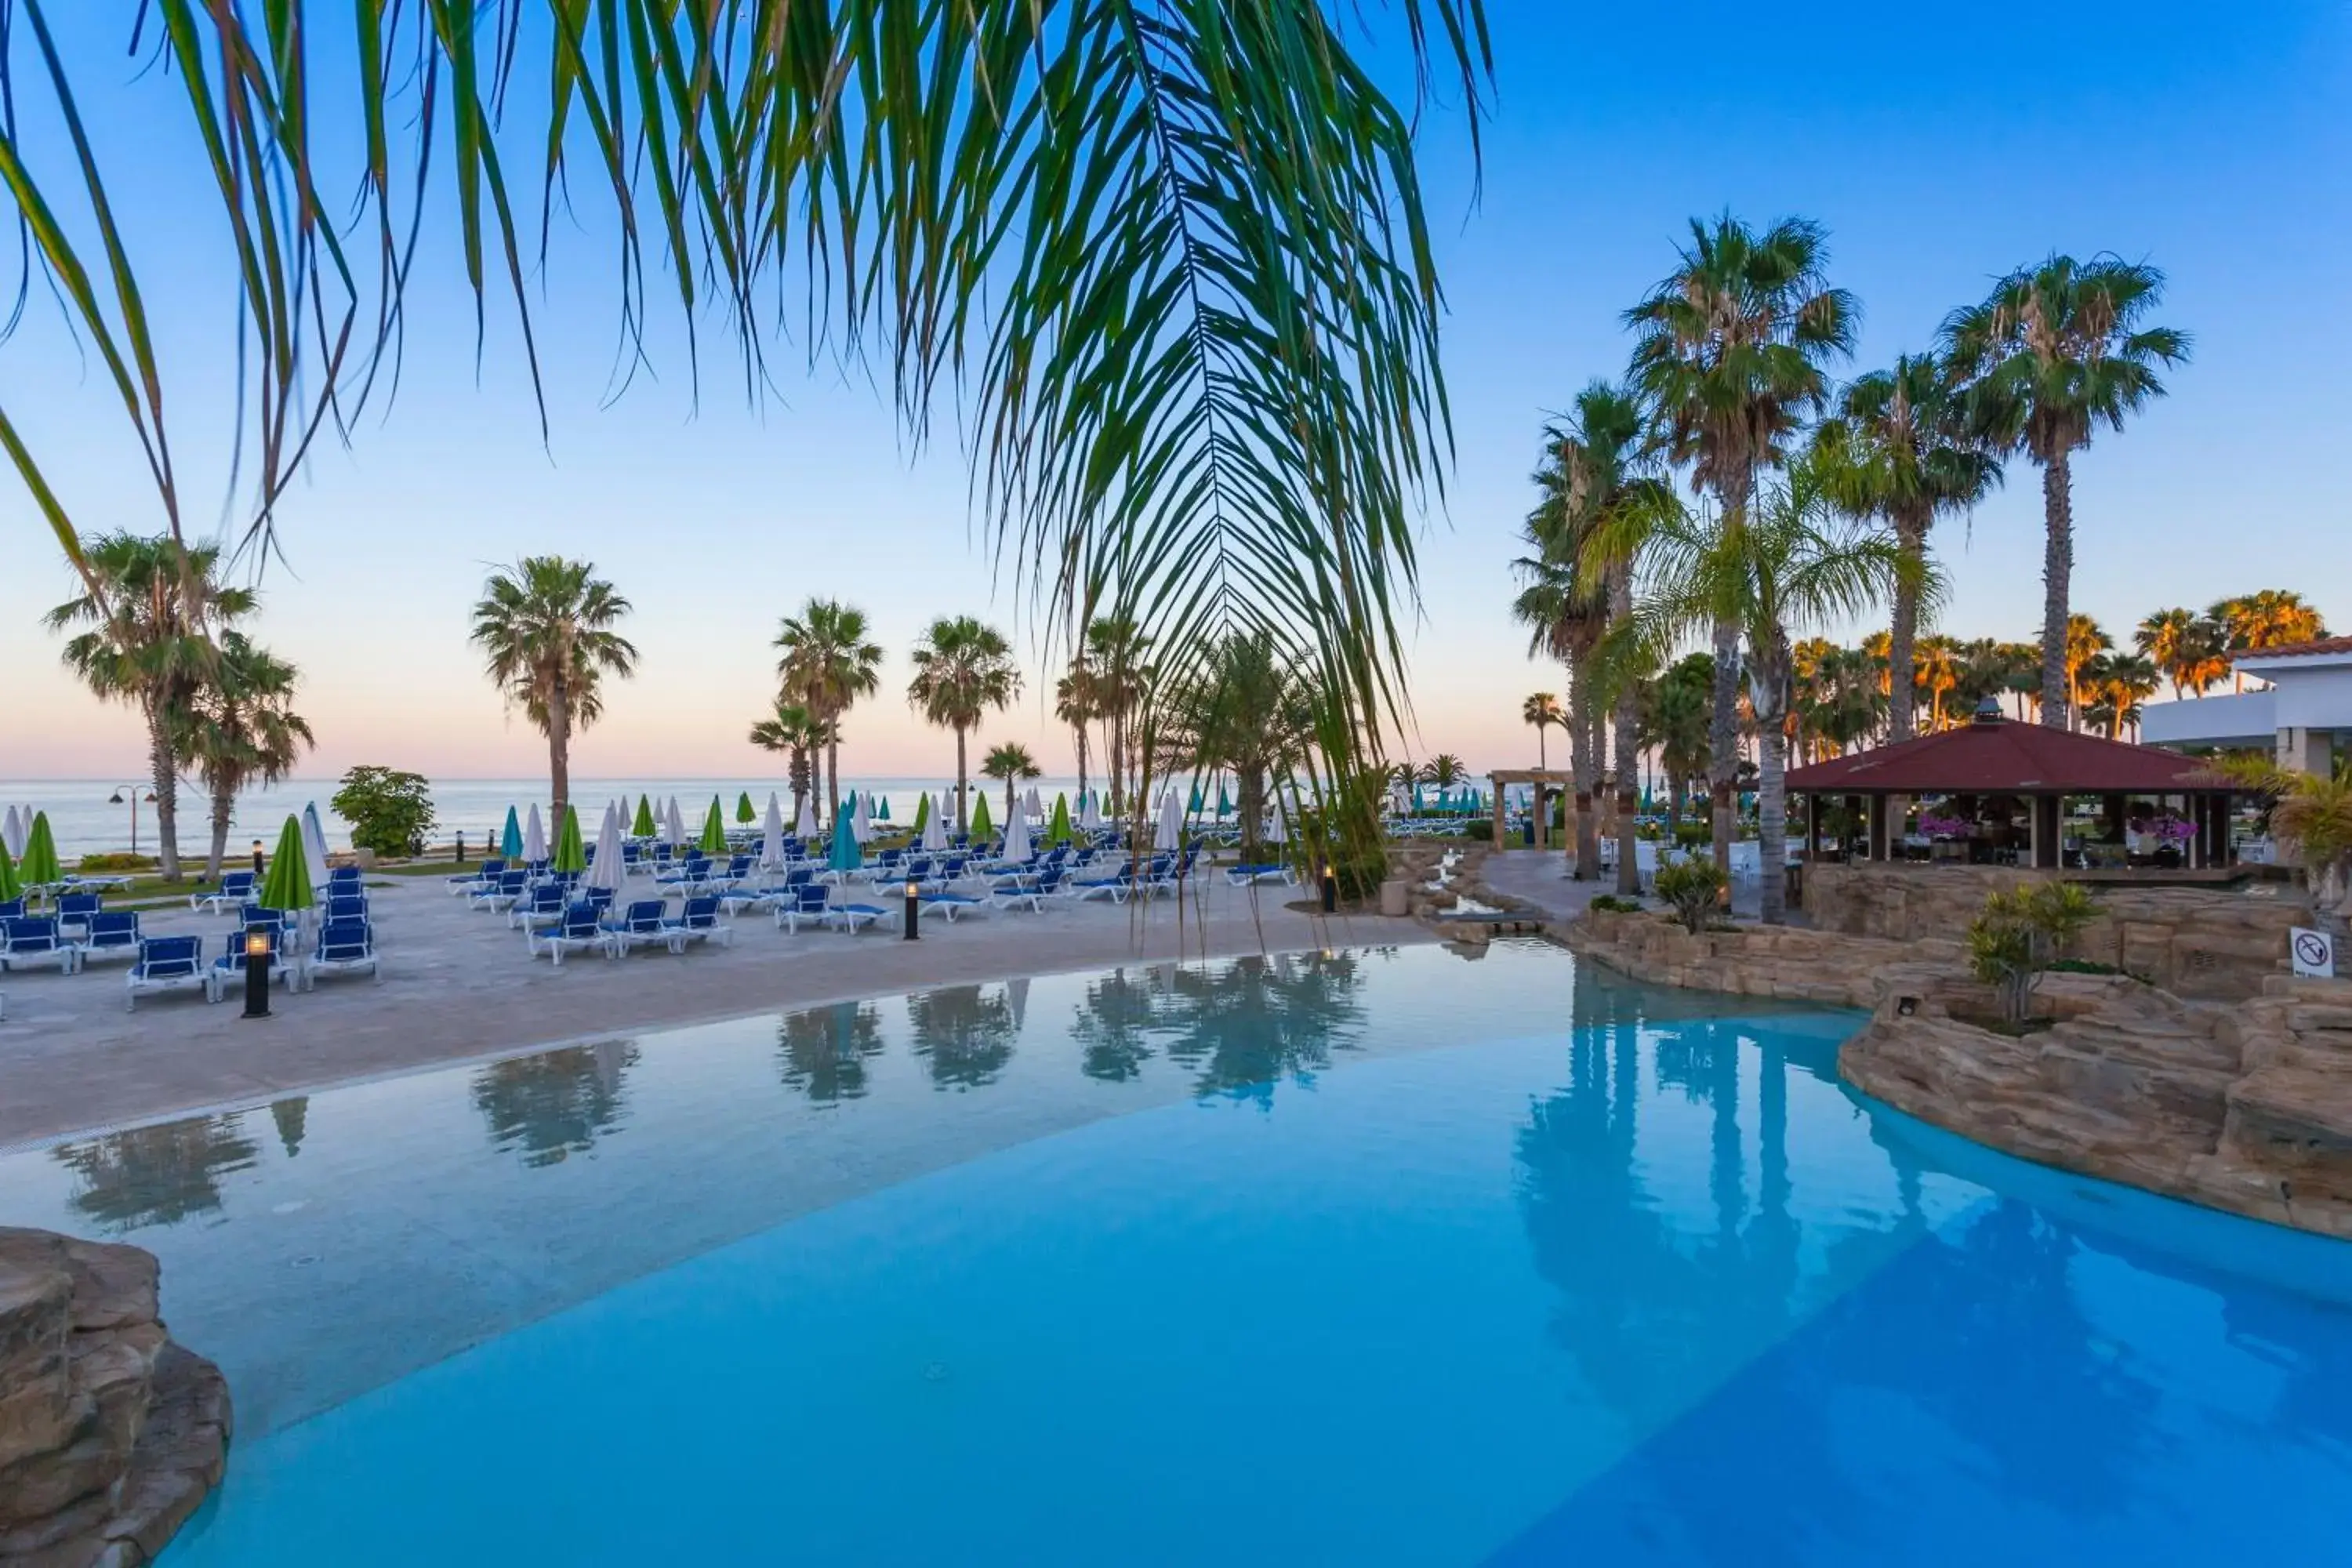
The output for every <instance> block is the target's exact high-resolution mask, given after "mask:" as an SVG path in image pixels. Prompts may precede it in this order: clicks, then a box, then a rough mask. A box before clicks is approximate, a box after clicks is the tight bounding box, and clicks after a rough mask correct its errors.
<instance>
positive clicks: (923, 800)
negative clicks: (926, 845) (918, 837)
mask: <svg viewBox="0 0 2352 1568" xmlns="http://www.w3.org/2000/svg"><path fill="white" fill-rule="evenodd" d="M930 825H931V792H930V791H929V790H925V791H923V793H922V794H920V795H917V796H916V797H915V831H916V832H918V833H920V832H921V831H922V830H923V829H924V828H926V827H929V826H930Z"/></svg>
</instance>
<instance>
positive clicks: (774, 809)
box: [760, 790, 784, 871]
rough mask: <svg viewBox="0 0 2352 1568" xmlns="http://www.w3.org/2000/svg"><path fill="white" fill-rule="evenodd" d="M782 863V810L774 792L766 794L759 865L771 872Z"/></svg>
mask: <svg viewBox="0 0 2352 1568" xmlns="http://www.w3.org/2000/svg"><path fill="white" fill-rule="evenodd" d="M783 863H784V808H783V805H782V803H780V802H779V801H778V800H777V799H776V792H775V791H774V790H770V791H769V792H768V817H767V820H766V821H765V822H763V823H761V827H760V865H761V868H763V869H765V870H770V871H773V870H776V869H778V868H781V867H782V865H783Z"/></svg>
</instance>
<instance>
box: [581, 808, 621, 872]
mask: <svg viewBox="0 0 2352 1568" xmlns="http://www.w3.org/2000/svg"><path fill="white" fill-rule="evenodd" d="M627 875H628V868H626V867H625V866H624V865H623V864H622V863H621V809H620V807H619V806H617V805H608V806H606V807H605V808H604V824H603V826H599V827H598V828H597V829H596V855H595V858H593V859H592V860H590V861H589V862H588V875H587V876H586V877H585V878H584V879H583V880H584V881H585V882H586V883H587V885H588V886H589V887H592V888H602V889H604V890H605V891H606V892H608V893H617V892H619V891H620V890H621V879H622V878H624V877H625V876H627Z"/></svg>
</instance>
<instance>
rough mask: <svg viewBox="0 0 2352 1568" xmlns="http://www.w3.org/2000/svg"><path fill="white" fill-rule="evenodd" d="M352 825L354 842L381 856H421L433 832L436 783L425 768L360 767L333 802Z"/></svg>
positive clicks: (339, 814)
mask: <svg viewBox="0 0 2352 1568" xmlns="http://www.w3.org/2000/svg"><path fill="white" fill-rule="evenodd" d="M330 804H331V805H333V806H334V808H335V811H336V814H337V815H338V816H341V817H342V819H343V820H344V821H345V822H348V823H350V824H351V825H352V847H355V848H359V849H373V850H374V851H375V852H376V853H377V854H379V855H422V854H424V853H425V837H426V836H427V835H428V834H430V833H431V832H432V831H433V786H432V785H431V784H428V783H427V782H426V781H425V775H424V774H422V773H402V772H400V771H398V770H397V769H394V768H379V767H357V768H353V769H352V771H351V772H349V773H345V774H344V775H343V787H342V788H341V789H339V790H337V791H336V792H335V797H334V799H333V801H332V802H331V803H330Z"/></svg>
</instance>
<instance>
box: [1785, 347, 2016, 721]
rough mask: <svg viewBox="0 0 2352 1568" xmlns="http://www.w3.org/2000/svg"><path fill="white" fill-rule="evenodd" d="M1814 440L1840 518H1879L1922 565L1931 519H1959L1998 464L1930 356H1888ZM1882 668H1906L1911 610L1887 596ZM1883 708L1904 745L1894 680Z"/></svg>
mask: <svg viewBox="0 0 2352 1568" xmlns="http://www.w3.org/2000/svg"><path fill="white" fill-rule="evenodd" d="M1815 440H1816V441H1817V442H1818V443H1819V444H1820V445H1821V446H1822V447H1823V449H1824V450H1825V451H1826V452H1828V453H1829V454H1831V455H1832V457H1831V464H1830V468H1829V476H1830V480H1831V488H1832V493H1833V494H1835V495H1836V497H1837V499H1838V501H1839V503H1840V504H1841V505H1843V506H1844V507H1846V508H1847V509H1848V510H1853V511H1856V512H1861V513H1865V514H1870V515H1874V516H1877V517H1882V518H1885V520H1886V521H1887V523H1888V525H1889V526H1890V527H1892V528H1893V529H1894V530H1895V541H1896V542H1898V543H1900V544H1901V545H1902V546H1903V548H1904V550H1905V551H1906V552H1909V553H1910V554H1911V555H1913V556H1915V557H1916V558H1918V560H1919V561H1920V562H1921V563H1923V564H1924V563H1925V561H1926V559H1927V533H1928V531H1929V530H1930V529H1932V528H1934V527H1935V525H1936V521H1937V518H1939V517H1942V516H1943V515H1945V514H1946V513H1948V512H1954V511H1964V510H1967V509H1968V508H1969V507H1971V506H1974V505H1975V504H1976V503H1977V502H1978V501H1979V500H1982V499H1984V497H1985V495H1986V494H1987V493H1988V492H1990V490H1991V489H1992V488H1993V487H1994V486H1995V485H1998V484H1999V483H2000V459H1999V458H1996V457H1995V456H1994V455H1993V454H1992V453H1991V452H1990V451H1989V450H1987V449H1986V447H1985V444H1984V442H1983V440H1982V439H1981V438H1980V437H1979V436H1978V434H1977V432H1976V430H1975V428H1974V426H1972V425H1971V424H1970V423H1969V408H1968V400H1967V397H1966V396H1965V395H1964V394H1963V391H1962V389H1961V387H1960V386H1959V384H1958V383H1957V382H1956V381H1955V380H1954V379H1953V378H1952V376H1951V374H1950V373H1949V371H1948V368H1947V366H1946V365H1945V364H1944V363H1942V362H1941V361H1939V360H1937V358H1936V356H1935V355H1933V354H1898V355H1896V356H1895V365H1894V368H1893V369H1891V370H1881V371H1873V372H1872V373H1870V374H1868V375H1864V376H1862V377H1859V378H1857V379H1856V380H1854V381H1853V382H1852V383H1850V384H1848V385H1847V387H1846V389H1845V392H1844V395H1843V396H1842V397H1841V398H1840V399H1839V401H1838V412H1837V416H1836V417H1835V418H1833V419H1831V420H1828V421H1825V422H1824V423H1823V424H1822V427H1821V429H1820V430H1819V431H1818V432H1817V433H1816V435H1815ZM1917 575H1918V574H1914V576H1915V578H1916V576H1917ZM1890 620H1891V625H1890V626H1889V628H1888V634H1887V635H1888V646H1889V650H1890V651H1889V653H1888V663H1889V664H1890V666H1891V667H1892V668H1896V669H1901V668H1906V667H1907V666H1908V665H1909V664H1910V662H1911V647H1912V644H1913V642H1914V641H1915V640H1916V638H1917V637H1918V633H1919V605H1918V601H1917V600H1916V598H1914V597H1913V596H1912V595H1910V594H1909V593H1908V592H1898V593H1897V594H1896V595H1895V605H1894V613H1893V615H1892V616H1891V617H1890ZM1890 695H1891V699H1892V700H1890V702H1889V703H1888V706H1887V739H1888V740H1889V741H1907V740H1909V739H1910V738H1911V731H1912V717H1911V706H1912V704H1911V698H1912V693H1911V691H1910V689H1908V688H1907V687H1906V686H1904V685H1903V684H1902V683H1900V682H1897V683H1896V684H1895V689H1894V691H1893V692H1892V693H1891V694H1890Z"/></svg>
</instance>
